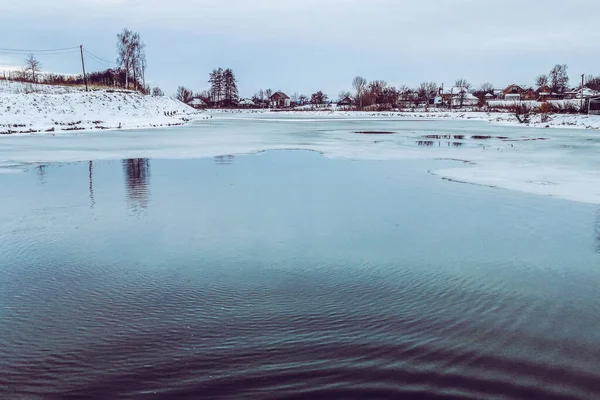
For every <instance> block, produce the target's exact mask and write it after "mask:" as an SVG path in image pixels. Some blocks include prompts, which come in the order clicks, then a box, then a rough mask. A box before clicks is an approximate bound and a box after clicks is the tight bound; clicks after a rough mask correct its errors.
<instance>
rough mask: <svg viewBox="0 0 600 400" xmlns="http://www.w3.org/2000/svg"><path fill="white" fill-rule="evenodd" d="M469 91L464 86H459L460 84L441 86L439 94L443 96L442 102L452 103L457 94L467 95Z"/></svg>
mask: <svg viewBox="0 0 600 400" xmlns="http://www.w3.org/2000/svg"><path fill="white" fill-rule="evenodd" d="M467 93H469V91H468V90H467V89H466V88H464V87H458V86H451V87H447V88H440V91H439V94H440V97H441V98H442V103H443V104H450V101H451V100H452V99H453V98H454V97H455V96H459V95H463V96H464V95H465V94H467Z"/></svg>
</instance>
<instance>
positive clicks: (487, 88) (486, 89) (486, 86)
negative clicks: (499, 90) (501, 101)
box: [479, 82, 494, 93]
mask: <svg viewBox="0 0 600 400" xmlns="http://www.w3.org/2000/svg"><path fill="white" fill-rule="evenodd" d="M479 91H480V92H483V93H492V92H493V91H494V85H492V84H491V83H489V82H483V83H482V84H481V87H480V88H479Z"/></svg>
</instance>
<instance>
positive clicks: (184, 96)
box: [175, 86, 194, 104]
mask: <svg viewBox="0 0 600 400" xmlns="http://www.w3.org/2000/svg"><path fill="white" fill-rule="evenodd" d="M175 98H176V99H177V100H179V101H181V102H182V103H185V104H188V103H189V102H190V101H192V99H193V98H194V93H193V92H192V91H191V90H189V89H187V88H185V87H183V86H179V87H178V88H177V93H176V94H175Z"/></svg>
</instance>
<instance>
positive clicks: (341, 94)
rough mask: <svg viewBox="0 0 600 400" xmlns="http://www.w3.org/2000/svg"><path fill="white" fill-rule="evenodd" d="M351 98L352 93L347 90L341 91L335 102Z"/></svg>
mask: <svg viewBox="0 0 600 400" xmlns="http://www.w3.org/2000/svg"><path fill="white" fill-rule="evenodd" d="M351 96H352V93H350V92H349V91H347V90H342V91H341V92H340V93H338V98H337V101H338V103H339V102H340V101H342V100H344V99H345V98H346V97H351Z"/></svg>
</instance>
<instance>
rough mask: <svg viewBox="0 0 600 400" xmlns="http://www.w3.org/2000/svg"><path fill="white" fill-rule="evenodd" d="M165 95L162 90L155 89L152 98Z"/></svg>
mask: <svg viewBox="0 0 600 400" xmlns="http://www.w3.org/2000/svg"><path fill="white" fill-rule="evenodd" d="M164 95H165V93H164V92H163V91H162V89H161V88H159V87H155V88H153V89H152V96H154V97H161V96H164Z"/></svg>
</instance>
